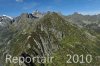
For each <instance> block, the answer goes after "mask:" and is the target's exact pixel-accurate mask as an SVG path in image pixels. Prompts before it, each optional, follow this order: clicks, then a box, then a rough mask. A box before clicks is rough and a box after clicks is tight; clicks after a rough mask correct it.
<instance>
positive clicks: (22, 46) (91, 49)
mask: <svg viewBox="0 0 100 66" xmlns="http://www.w3.org/2000/svg"><path fill="white" fill-rule="evenodd" d="M99 50H100V14H99V15H82V14H79V13H77V12H75V13H74V14H72V15H68V16H65V15H61V14H59V13H56V12H50V11H48V12H47V13H41V12H39V11H35V12H34V13H22V14H21V15H20V16H17V17H15V18H12V17H9V16H6V15H3V16H0V64H1V66H19V65H18V63H16V64H13V63H7V64H5V60H4V59H5V56H6V54H11V55H12V56H21V55H22V54H24V55H25V56H27V54H28V55H29V56H31V57H34V56H47V55H49V56H54V57H55V59H54V62H53V63H46V64H43V63H40V64H38V63H28V64H26V63H24V64H23V65H22V66H99V65H100V62H99V61H100V60H99V61H98V60H97V59H96V57H97V56H100V51H99ZM67 54H71V55H74V54H78V55H84V56H86V55H87V54H91V55H92V56H93V61H92V62H91V64H88V63H84V64H81V63H71V64H67V63H66V60H67V59H68V58H67V57H66V55H67ZM22 56H23V55H22ZM23 57H24V56H23ZM40 60H41V59H40ZM83 60H85V58H83ZM71 61H72V60H71ZM32 64H33V65H32Z"/></svg>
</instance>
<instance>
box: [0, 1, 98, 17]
mask: <svg viewBox="0 0 100 66" xmlns="http://www.w3.org/2000/svg"><path fill="white" fill-rule="evenodd" d="M34 10H39V11H42V12H45V11H57V12H62V13H63V14H65V15H67V14H72V13H73V12H79V13H83V14H98V13H100V0H0V15H3V14H6V15H9V16H17V15H20V14H21V13H23V12H24V13H25V12H28V13H31V12H33V11H34Z"/></svg>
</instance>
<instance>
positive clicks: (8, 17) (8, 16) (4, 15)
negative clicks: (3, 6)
mask: <svg viewBox="0 0 100 66" xmlns="http://www.w3.org/2000/svg"><path fill="white" fill-rule="evenodd" d="M3 16H4V17H8V18H10V19H11V20H13V18H12V17H10V16H7V15H3Z"/></svg>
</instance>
